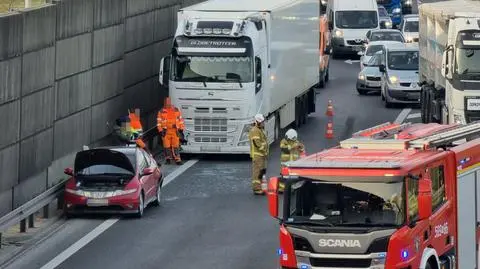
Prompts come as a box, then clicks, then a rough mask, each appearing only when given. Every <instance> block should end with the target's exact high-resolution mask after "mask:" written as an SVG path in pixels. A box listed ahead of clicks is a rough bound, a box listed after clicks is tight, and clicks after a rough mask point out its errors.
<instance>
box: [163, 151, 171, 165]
mask: <svg viewBox="0 0 480 269" xmlns="http://www.w3.org/2000/svg"><path fill="white" fill-rule="evenodd" d="M163 154H164V155H165V164H170V162H171V161H172V156H171V155H170V150H169V149H164V150H163Z"/></svg>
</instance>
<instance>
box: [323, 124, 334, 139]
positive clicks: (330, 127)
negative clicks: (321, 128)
mask: <svg viewBox="0 0 480 269" xmlns="http://www.w3.org/2000/svg"><path fill="white" fill-rule="evenodd" d="M325 138H327V139H332V138H333V122H332V121H331V120H329V121H328V123H327V130H326V131H325Z"/></svg>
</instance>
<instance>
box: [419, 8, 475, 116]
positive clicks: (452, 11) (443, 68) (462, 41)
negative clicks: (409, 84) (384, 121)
mask: <svg viewBox="0 0 480 269" xmlns="http://www.w3.org/2000/svg"><path fill="white" fill-rule="evenodd" d="M419 25H420V27H419V28H420V29H419V37H420V41H419V49H420V66H419V75H420V84H421V86H422V92H421V97H420V102H421V115H422V121H423V122H424V123H430V122H437V123H444V124H451V123H460V124H465V123H469V122H473V121H477V120H480V1H478V0H477V1H473V0H470V1H468V0H454V1H443V2H436V3H424V4H422V5H420V6H419Z"/></svg>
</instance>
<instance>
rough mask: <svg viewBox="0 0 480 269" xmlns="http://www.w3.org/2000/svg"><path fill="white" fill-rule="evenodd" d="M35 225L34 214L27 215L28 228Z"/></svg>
mask: <svg viewBox="0 0 480 269" xmlns="http://www.w3.org/2000/svg"><path fill="white" fill-rule="evenodd" d="M34 226H35V219H34V214H32V215H30V216H28V228H33V227H34Z"/></svg>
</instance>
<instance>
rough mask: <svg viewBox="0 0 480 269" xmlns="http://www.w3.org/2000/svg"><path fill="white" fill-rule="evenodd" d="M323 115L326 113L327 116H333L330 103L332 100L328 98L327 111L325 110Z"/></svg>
mask: <svg viewBox="0 0 480 269" xmlns="http://www.w3.org/2000/svg"><path fill="white" fill-rule="evenodd" d="M325 115H327V116H328V117H333V104H332V100H328V105H327V112H325Z"/></svg>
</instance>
